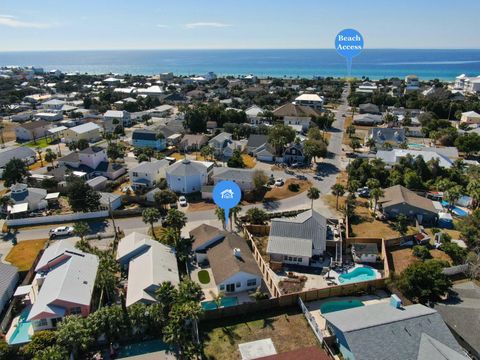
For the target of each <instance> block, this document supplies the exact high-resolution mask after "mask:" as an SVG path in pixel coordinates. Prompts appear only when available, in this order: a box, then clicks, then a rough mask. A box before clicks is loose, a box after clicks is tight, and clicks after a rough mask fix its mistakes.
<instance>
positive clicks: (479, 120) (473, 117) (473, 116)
mask: <svg viewBox="0 0 480 360" xmlns="http://www.w3.org/2000/svg"><path fill="white" fill-rule="evenodd" d="M460 122H461V123H464V124H469V125H470V124H480V114H479V113H477V112H475V111H466V112H463V113H462V117H461V118H460Z"/></svg>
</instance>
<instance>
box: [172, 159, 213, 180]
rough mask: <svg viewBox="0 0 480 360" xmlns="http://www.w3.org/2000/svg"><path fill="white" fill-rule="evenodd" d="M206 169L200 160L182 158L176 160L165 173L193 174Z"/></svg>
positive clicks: (173, 174) (174, 174)
mask: <svg viewBox="0 0 480 360" xmlns="http://www.w3.org/2000/svg"><path fill="white" fill-rule="evenodd" d="M206 171H207V166H206V165H205V164H204V163H203V162H200V161H193V160H188V159H184V160H182V161H177V162H176V163H175V164H172V165H170V166H169V167H168V168H167V174H169V175H171V176H182V177H183V176H193V175H198V174H201V173H204V172H206Z"/></svg>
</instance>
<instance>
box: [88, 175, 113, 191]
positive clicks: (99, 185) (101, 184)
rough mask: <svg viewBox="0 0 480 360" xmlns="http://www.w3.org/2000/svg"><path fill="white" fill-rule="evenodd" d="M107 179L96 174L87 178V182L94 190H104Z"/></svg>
mask: <svg viewBox="0 0 480 360" xmlns="http://www.w3.org/2000/svg"><path fill="white" fill-rule="evenodd" d="M107 183H108V179H107V178H106V177H105V176H96V177H94V178H91V179H89V180H87V184H88V185H89V186H90V187H91V188H92V189H93V190H96V191H99V190H104V189H105V187H106V186H107Z"/></svg>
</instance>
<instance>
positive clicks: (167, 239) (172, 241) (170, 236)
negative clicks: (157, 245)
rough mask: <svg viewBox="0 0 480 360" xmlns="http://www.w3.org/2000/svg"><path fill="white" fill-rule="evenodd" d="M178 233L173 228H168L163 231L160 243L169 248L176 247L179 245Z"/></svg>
mask: <svg viewBox="0 0 480 360" xmlns="http://www.w3.org/2000/svg"><path fill="white" fill-rule="evenodd" d="M178 239H179V236H178V231H177V230H176V229H175V228H173V227H167V228H165V229H163V232H162V234H161V235H160V241H161V242H162V243H163V244H165V245H168V246H176V245H177V244H178Z"/></svg>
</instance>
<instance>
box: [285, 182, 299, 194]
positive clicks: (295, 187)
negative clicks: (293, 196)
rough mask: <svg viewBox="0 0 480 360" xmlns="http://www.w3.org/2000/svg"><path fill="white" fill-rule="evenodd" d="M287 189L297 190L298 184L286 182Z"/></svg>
mask: <svg viewBox="0 0 480 360" xmlns="http://www.w3.org/2000/svg"><path fill="white" fill-rule="evenodd" d="M288 190H290V191H292V192H298V191H299V190H300V185H299V184H296V183H293V184H288Z"/></svg>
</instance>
